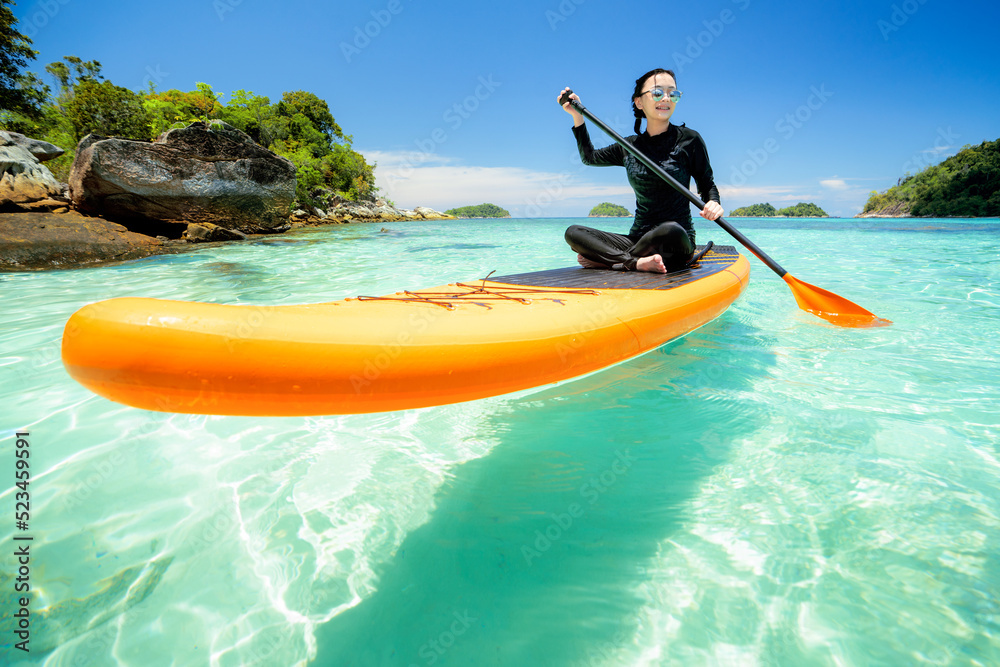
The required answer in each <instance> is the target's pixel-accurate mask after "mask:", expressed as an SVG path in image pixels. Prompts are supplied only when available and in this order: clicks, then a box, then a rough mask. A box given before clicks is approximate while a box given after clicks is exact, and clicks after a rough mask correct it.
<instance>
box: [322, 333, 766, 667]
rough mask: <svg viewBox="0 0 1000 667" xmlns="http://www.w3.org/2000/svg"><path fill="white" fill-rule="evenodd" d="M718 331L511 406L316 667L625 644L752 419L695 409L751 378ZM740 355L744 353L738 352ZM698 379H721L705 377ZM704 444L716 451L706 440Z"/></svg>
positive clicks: (548, 657)
mask: <svg viewBox="0 0 1000 667" xmlns="http://www.w3.org/2000/svg"><path fill="white" fill-rule="evenodd" d="M746 329H747V327H746V325H743V324H741V323H739V322H737V321H736V320H735V318H730V317H729V316H723V318H720V320H717V321H716V322H714V323H712V324H710V325H708V326H706V327H704V328H703V329H701V330H700V331H698V332H696V333H694V334H692V335H690V336H688V337H686V338H684V339H681V340H679V341H675V342H673V343H670V344H668V345H667V346H664V347H663V348H661V350H659V351H657V352H653V353H650V354H647V355H644V356H642V357H639V358H638V359H635V360H633V361H631V362H628V363H625V364H621V365H619V366H616V367H614V368H612V369H608V370H607V371H605V372H602V373H598V374H595V375H592V376H590V377H587V378H584V379H581V380H579V381H577V382H571V383H566V384H563V385H560V386H558V387H555V388H552V389H548V390H545V391H543V392H541V393H538V394H534V395H530V396H527V397H525V398H522V399H519V400H517V401H514V402H512V403H511V404H509V405H510V408H511V409H510V410H509V411H506V412H501V413H497V414H492V415H490V416H488V417H487V418H485V420H484V421H483V423H481V424H479V425H478V426H477V427H476V430H477V433H480V434H483V435H484V436H485V437H491V438H492V439H494V440H496V441H497V445H496V446H495V447H494V449H493V450H492V451H491V452H490V454H488V455H487V456H485V457H483V458H480V459H477V460H473V461H470V462H468V463H465V464H463V465H461V466H459V467H457V468H456V469H455V470H454V471H453V477H452V478H451V479H450V481H449V482H447V483H446V484H445V485H444V486H443V487H442V488H441V489H440V491H439V493H438V496H437V498H436V509H435V510H434V512H433V514H432V516H431V518H430V520H429V521H428V523H426V524H425V525H423V526H421V527H420V528H418V529H417V530H415V531H413V532H412V533H411V534H410V535H408V536H407V538H406V539H405V540H404V542H403V544H402V545H401V547H400V549H399V551H398V552H397V554H396V556H395V558H394V559H393V560H391V561H390V562H387V563H385V564H384V565H383V566H382V567H381V568H380V571H379V572H378V574H379V582H378V590H377V591H376V592H375V594H373V595H372V596H371V597H370V598H368V599H366V600H365V601H363V602H362V603H360V604H359V605H358V606H356V607H354V608H352V609H350V610H348V611H346V612H344V613H342V614H340V615H339V616H337V617H336V618H334V619H332V620H331V621H329V622H328V623H326V624H325V625H324V626H322V627H320V628H318V629H317V633H316V634H317V648H318V652H317V657H316V659H315V661H314V663H313V664H315V665H323V666H325V665H338V666H341V665H365V666H366V667H367V666H372V665H404V666H406V665H430V664H435V665H471V664H476V665H531V664H544V665H556V666H558V665H579V664H590V661H591V660H596V661H597V662H596V663H595V664H598V663H600V662H601V661H602V660H604V659H606V658H605V657H602V656H610V652H611V651H613V650H614V647H616V646H620V645H621V644H622V643H623V642H627V641H629V640H630V638H631V636H632V634H633V632H634V631H635V625H634V624H635V622H636V621H635V619H636V616H637V612H638V610H639V609H640V608H641V607H642V605H643V604H644V600H643V599H642V598H641V597H640V596H639V594H638V593H637V592H636V591H637V590H638V589H639V586H640V585H641V584H642V583H643V582H644V581H646V580H647V579H648V577H647V576H646V575H645V568H647V567H648V566H649V565H650V564H651V563H652V561H653V559H654V558H655V556H656V555H657V553H658V550H659V549H660V545H661V543H662V542H663V541H664V540H665V539H667V538H669V537H670V536H671V535H672V534H673V533H674V532H675V530H676V528H677V526H678V522H679V521H680V520H681V519H682V517H681V516H680V512H681V510H682V508H683V507H684V506H685V504H686V503H687V502H688V501H689V500H690V499H691V498H692V496H693V495H694V493H695V492H696V490H697V488H698V485H699V483H700V482H701V481H702V480H703V479H704V477H705V476H706V475H707V474H709V472H710V471H711V470H712V469H713V468H714V467H715V466H716V465H718V464H719V463H722V462H724V461H725V460H726V456H727V454H728V452H729V443H731V442H732V441H733V440H735V439H738V438H744V437H747V436H748V435H750V434H752V433H754V432H755V431H756V430H757V429H758V428H759V427H760V426H762V425H763V424H766V423H767V421H768V418H769V414H768V413H769V412H770V411H769V410H768V409H767V408H766V407H764V406H762V405H759V404H758V405H746V404H745V403H736V402H733V401H718V400H716V401H711V400H705V396H706V395H708V394H711V393H712V392H713V390H716V389H718V390H719V391H724V392H740V391H741V390H746V389H747V387H748V386H749V385H750V384H751V383H752V382H753V381H755V380H756V379H758V378H759V377H761V376H762V375H765V374H766V373H767V368H768V366H769V365H771V364H772V363H773V357H772V355H771V354H770V352H768V349H767V348H769V347H770V346H769V345H766V344H762V343H761V342H760V341H762V340H763V334H761V332H759V331H756V330H754V333H755V335H756V336H757V340H758V344H757V346H756V347H754V348H751V349H750V350H749V351H748V349H746V348H743V349H735V348H733V347H727V346H726V345H720V341H728V340H735V339H737V338H739V337H742V336H744V335H745V333H746ZM754 349H755V350H756V353H754V352H753V350H754ZM706 364H713V365H718V366H719V367H721V368H724V369H726V370H725V372H715V373H707V372H706V370H705V366H706ZM720 434H722V435H721V437H720Z"/></svg>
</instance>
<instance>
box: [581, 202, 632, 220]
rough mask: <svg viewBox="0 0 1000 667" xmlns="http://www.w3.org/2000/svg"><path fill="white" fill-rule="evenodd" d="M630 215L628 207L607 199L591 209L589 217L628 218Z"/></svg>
mask: <svg viewBox="0 0 1000 667" xmlns="http://www.w3.org/2000/svg"><path fill="white" fill-rule="evenodd" d="M628 216H629V212H628V209H627V208H625V207H624V206H619V205H618V204H612V203H611V202H607V201H606V202H603V203H601V204H598V205H597V206H595V207H594V208H592V209H590V213H589V217H591V218H596V217H600V218H627V217H628Z"/></svg>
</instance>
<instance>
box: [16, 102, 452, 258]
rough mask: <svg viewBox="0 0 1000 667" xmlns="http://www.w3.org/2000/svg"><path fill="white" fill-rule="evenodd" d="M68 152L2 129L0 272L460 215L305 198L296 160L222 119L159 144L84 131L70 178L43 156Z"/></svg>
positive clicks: (325, 194)
mask: <svg viewBox="0 0 1000 667" xmlns="http://www.w3.org/2000/svg"><path fill="white" fill-rule="evenodd" d="M63 152H64V151H63V150H62V149H60V148H58V147H57V146H53V145H52V144H48V143H46V142H41V141H37V140H34V139H30V138H28V137H24V136H22V135H19V134H16V133H13V132H2V131H0V272H2V271H32V270H44V269H64V268H73V267H84V266H93V265H96V264H101V263H107V262H119V261H126V260H132V259H138V258H141V257H148V256H150V255H156V254H163V253H173V252H182V251H184V250H186V249H189V248H193V247H196V244H199V243H206V242H240V241H244V240H247V239H253V238H259V237H262V236H270V235H275V234H283V233H286V232H289V231H292V230H295V229H300V228H303V227H310V226H320V225H330V224H351V223H370V222H403V221H412V220H449V219H454V216H451V215H446V214H443V213H440V212H438V211H435V210H433V209H429V208H426V207H417V208H416V209H413V210H408V209H399V208H396V207H393V206H390V205H388V203H387V202H385V201H383V200H375V201H369V202H355V201H347V200H345V199H343V198H341V197H339V196H338V195H336V194H335V193H332V192H329V191H326V190H316V191H314V192H312V193H311V199H312V200H313V203H320V204H321V206H312V205H310V206H308V207H307V206H303V205H301V203H300V202H297V201H295V199H294V193H295V169H294V166H293V165H292V164H291V163H290V162H288V161H287V160H286V159H285V158H282V157H279V156H277V155H274V154H273V153H270V151H267V150H265V149H263V148H261V147H260V146H258V145H256V144H254V143H253V141H252V140H251V139H250V138H249V137H247V136H246V135H245V134H243V133H242V132H240V131H239V130H236V129H235V128H233V127H231V126H228V125H226V124H225V123H221V122H219V121H213V122H212V123H211V124H208V125H206V124H204V123H192V124H191V125H189V126H188V127H186V128H180V129H175V130H169V131H168V132H165V133H164V134H163V135H161V136H160V137H159V138H158V139H157V140H156V141H154V142H141V141H131V140H126V139H117V138H107V137H99V136H96V135H88V136H87V137H85V138H84V139H82V140H81V141H80V144H79V145H78V147H77V152H76V158H75V160H74V162H73V168H72V170H71V172H70V178H69V181H70V182H69V183H68V184H62V183H59V182H58V181H56V180H55V179H54V178H53V177H52V173H51V172H50V171H49V170H48V168H47V167H45V165H43V164H41V163H42V162H43V161H45V160H48V159H52V158H54V157H58V156H59V155H61V154H62V153H63ZM288 211H291V212H290V213H288Z"/></svg>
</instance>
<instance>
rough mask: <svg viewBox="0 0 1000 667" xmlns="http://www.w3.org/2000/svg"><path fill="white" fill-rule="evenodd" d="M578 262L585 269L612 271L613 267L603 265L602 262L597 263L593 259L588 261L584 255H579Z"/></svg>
mask: <svg viewBox="0 0 1000 667" xmlns="http://www.w3.org/2000/svg"><path fill="white" fill-rule="evenodd" d="M576 261H577V262H579V264H580V266H582V267H583V268H585V269H610V268H611V267H610V266H608V265H607V264H601V263H600V262H595V261H594V260H592V259H587V258H586V257H584V256H583V255H577V256H576Z"/></svg>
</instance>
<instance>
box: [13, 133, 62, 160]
mask: <svg viewBox="0 0 1000 667" xmlns="http://www.w3.org/2000/svg"><path fill="white" fill-rule="evenodd" d="M0 146H20V147H21V148H23V149H25V150H27V151H28V152H29V153H31V154H32V155H34V156H35V159H36V160H38V161H39V162H45V161H46V160H51V159H52V158H56V157H59V156H60V155H62V154H63V153H65V152H66V151H64V150H63V149H61V148H59V147H58V146H56V145H55V144H50V143H49V142H47V141H41V140H39V139H32V138H31V137H26V136H24V135H23V134H21V133H19V132H7V131H5V130H0Z"/></svg>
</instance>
